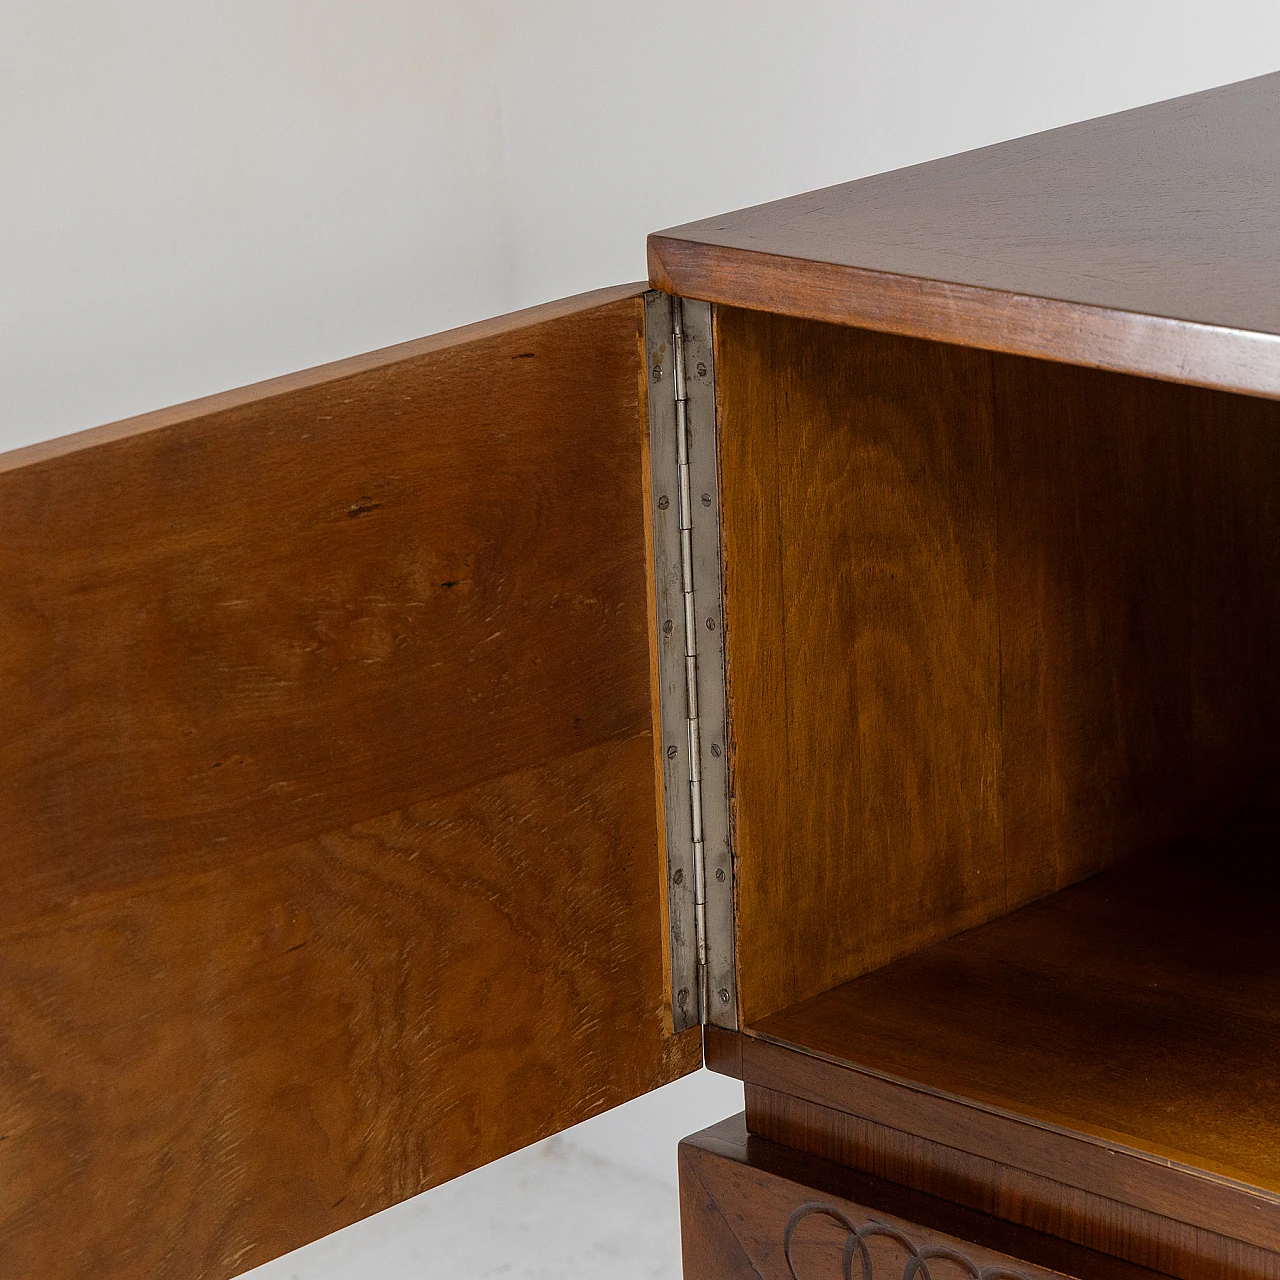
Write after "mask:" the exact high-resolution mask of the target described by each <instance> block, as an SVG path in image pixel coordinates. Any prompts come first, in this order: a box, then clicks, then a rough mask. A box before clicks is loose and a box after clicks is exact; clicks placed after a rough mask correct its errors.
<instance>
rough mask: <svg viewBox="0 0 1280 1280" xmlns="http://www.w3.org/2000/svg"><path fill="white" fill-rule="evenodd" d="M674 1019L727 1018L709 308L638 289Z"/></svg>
mask: <svg viewBox="0 0 1280 1280" xmlns="http://www.w3.org/2000/svg"><path fill="white" fill-rule="evenodd" d="M645 345H646V352H647V357H648V366H649V434H650V460H651V465H652V479H653V486H652V488H653V495H652V497H653V525H654V552H655V584H656V592H655V595H656V601H657V612H658V616H657V624H658V637H657V643H658V674H659V686H660V688H659V712H660V721H661V727H662V756H663V779H662V781H663V796H664V805H665V811H666V835H667V875H668V879H667V903H668V914H669V919H670V928H671V976H672V982H671V987H672V1017H673V1019H674V1022H675V1026H676V1029H677V1030H682V1029H683V1028H685V1027H688V1026H694V1025H696V1024H697V1023H699V1022H702V1023H714V1024H716V1025H717V1026H723V1027H730V1028H736V1026H737V990H736V982H735V978H734V965H733V860H732V855H731V851H730V847H729V770H728V765H729V761H728V752H727V743H726V728H727V724H726V708H725V683H724V617H723V607H722V603H721V590H720V495H719V477H718V473H717V460H716V424H715V380H714V370H713V365H712V342H711V307H710V305H709V304H707V303H705V302H690V301H687V300H681V299H678V298H672V297H671V296H670V295H668V294H665V293H659V292H650V293H648V294H646V295H645Z"/></svg>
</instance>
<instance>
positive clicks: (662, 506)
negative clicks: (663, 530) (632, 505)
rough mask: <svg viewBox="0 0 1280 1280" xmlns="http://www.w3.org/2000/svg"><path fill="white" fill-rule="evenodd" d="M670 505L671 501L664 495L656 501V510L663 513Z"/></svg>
mask: <svg viewBox="0 0 1280 1280" xmlns="http://www.w3.org/2000/svg"><path fill="white" fill-rule="evenodd" d="M670 505H671V499H670V498H668V497H667V495H666V494H665V493H664V494H663V495H662V497H660V498H659V499H658V510H659V511H665V510H666V509H667V508H668V507H669V506H670Z"/></svg>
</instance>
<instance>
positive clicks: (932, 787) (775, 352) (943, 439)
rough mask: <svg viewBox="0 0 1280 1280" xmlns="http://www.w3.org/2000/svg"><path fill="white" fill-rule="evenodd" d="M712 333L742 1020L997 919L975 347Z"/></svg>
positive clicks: (987, 421) (746, 319) (987, 463)
mask: <svg viewBox="0 0 1280 1280" xmlns="http://www.w3.org/2000/svg"><path fill="white" fill-rule="evenodd" d="M719 334H720V350H719V352H718V359H719V361H720V364H719V369H720V379H721V386H722V388H723V390H722V393H721V395H722V413H721V431H722V459H723V460H722V470H723V491H724V495H725V498H724V502H725V511H724V523H725V534H724V537H725V544H726V552H725V566H726V568H725V599H726V613H727V631H726V636H727V641H728V654H729V670H730V677H729V687H730V697H731V700H732V709H731V718H732V722H733V725H734V756H733V762H734V769H735V780H734V804H735V818H736V821H737V828H736V846H735V847H736V853H737V858H738V888H739V917H738V925H739V937H738V955H739V968H740V983H741V986H742V991H743V1001H744V1018H745V1019H746V1020H747V1021H748V1023H749V1022H750V1021H751V1020H753V1019H758V1018H760V1017H763V1016H766V1015H767V1014H769V1013H771V1012H773V1011H774V1010H776V1009H778V1008H780V1007H782V1006H784V1005H786V1004H788V1003H791V1002H794V1001H796V1000H800V999H803V998H805V997H807V996H809V995H813V994H815V993H817V992H819V991H822V990H824V989H826V988H828V987H830V986H833V985H835V984H836V983H839V982H842V981H845V980H847V979H849V978H852V977H854V976H856V975H857V974H859V973H863V972H865V971H867V970H869V969H873V968H876V967H878V966H879V965H882V964H884V963H886V962H887V961H889V960H891V959H893V958H895V957H896V956H899V955H903V954H905V953H907V952H910V951H913V950H915V949H917V948H919V947H921V946H925V945H927V944H928V943H930V942H933V941H936V940H938V939H940V938H943V937H947V936H949V935H950V934H953V933H955V932H957V931H959V930H961V929H964V928H967V927H969V926H971V925H974V924H977V923H980V922H982V921H985V920H987V919H990V918H991V917H992V916H993V915H997V914H999V913H1000V912H1001V911H1003V910H1004V903H1005V885H1004V863H1003V850H1002V842H1001V825H1000V745H999V660H998V635H997V625H996V604H995V540H996V519H995V517H996V512H995V489H994V476H993V462H994V459H993V445H994V442H993V435H992V412H991V409H992V394H991V363H990V360H991V358H990V357H989V356H988V355H986V354H985V353H982V352H977V351H973V350H968V349H964V348H959V347H949V346H944V345H941V344H935V343H928V342H921V341H916V340H913V339H905V338H897V337H891V336H886V335H881V334H874V333H870V332H866V331H862V330H855V329H846V328H840V327H837V326H832V325H823V324H817V323H813V322H806V321H798V320H793V319H786V318H782V317H776V316H768V315H764V314H760V313H754V312H742V311H730V310H727V309H726V310H722V311H721V312H720V321H719ZM775 459H776V461H775ZM762 602H763V604H764V607H763V608H762V607H761V604H762ZM780 791H781V792H783V793H785V794H784V796H783V798H782V801H781V803H780V802H779V798H778V794H779V792H780Z"/></svg>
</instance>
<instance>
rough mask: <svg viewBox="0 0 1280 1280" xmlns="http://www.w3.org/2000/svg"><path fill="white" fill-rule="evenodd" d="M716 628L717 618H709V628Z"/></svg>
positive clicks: (709, 629) (711, 629)
mask: <svg viewBox="0 0 1280 1280" xmlns="http://www.w3.org/2000/svg"><path fill="white" fill-rule="evenodd" d="M715 629H716V620H715V619H714V618H708V619H707V630H708V631H714V630H715Z"/></svg>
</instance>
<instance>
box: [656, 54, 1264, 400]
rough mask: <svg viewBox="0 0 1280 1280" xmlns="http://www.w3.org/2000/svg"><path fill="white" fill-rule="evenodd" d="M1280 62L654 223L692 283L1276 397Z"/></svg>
mask: <svg viewBox="0 0 1280 1280" xmlns="http://www.w3.org/2000/svg"><path fill="white" fill-rule="evenodd" d="M1278 119H1280V74H1273V75H1267V76H1260V77H1258V78H1257V79H1254V80H1246V81H1243V82H1241V83H1239V84H1234V85H1228V86H1226V87H1224V88H1220V89H1212V90H1209V91H1207V92H1204V93H1196V94H1190V95H1188V96H1186V97H1183V98H1174V99H1172V100H1170V101H1168V102H1162V103H1157V104H1155V105H1153V106H1147V107H1140V108H1138V109H1137V110H1134V111H1125V112H1121V113H1119V114H1117V115H1112V116H1104V117H1102V118H1100V119H1097V120H1090V121H1086V122H1085V123H1083V124H1076V125H1070V126H1068V127H1066V128H1063V129H1054V130H1051V131H1049V132H1047V133H1040V134H1034V135H1032V136H1030V137H1026V138H1018V139H1015V140H1013V141H1011V142H1002V143H1000V144H998V145H996V146H992V147H984V148H982V149H980V150H977V151H969V152H966V153H964V154H962V155H956V156H948V157H946V158H944V159H941V160H934V161H930V162H929V163H927V164H921V165H915V166H912V167H911V168H908V169H900V170H898V171H896V172H894V173H884V174H878V175H875V176H873V177H869V178H863V179H861V180H860V181H857V182H850V183H845V184H843V185H841V186H837V187H828V188H826V189H825V190H822V191H811V192H808V193H807V194H805V195H798V196H792V197H790V198H788V199H785V200H776V201H773V202H771V203H769V204H763V205H757V206H755V207H754V208H750V209H742V210H738V211H737V212H735V213H728V214H721V215H719V216H717V217H713V218H705V219H703V220H702V221H699V222H693V223H689V224H687V225H685V226H681V227H673V228H670V229H668V230H666V231H663V232H659V233H658V234H656V235H652V236H650V237H649V278H650V280H651V281H652V282H653V283H654V285H656V286H657V287H660V288H665V289H669V290H671V291H673V292H676V293H679V294H682V295H684V296H686V297H692V298H704V299H707V300H708V301H711V302H717V303H723V304H727V305H731V306H739V307H751V308H758V309H761V310H767V311H774V312H781V313H784V314H788V315H795V316H803V317H806V318H810V319H816V320H828V321H836V322H838V323H841V324H849V325H858V326H860V327H863V328H868V329H879V330H882V331H885V332H890V333H900V334H905V335H909V336H912V337H922V338H930V339H935V340H941V341H944V342H956V343H961V344H964V345H966V346H973V347H982V348H985V349H987V350H993V351H1004V352H1010V353H1013V354H1018V355H1029V356H1036V357H1040V358H1044V359H1049V360H1063V361H1070V362H1071V363H1073V364H1080V365H1089V366H1092V367H1096V368H1102V369H1111V370H1116V371H1119V372H1124V373H1137V374H1143V375H1147V376H1151V377H1158V378H1165V379H1168V380H1170V381H1173V382H1180V383H1192V384H1199V385H1204V386H1211V387H1218V388H1222V389H1226V390H1233V391H1244V392H1251V393H1255V394H1262V395H1268V396H1272V397H1276V396H1280V303H1278V302H1277V299H1280V266H1278V265H1277V259H1276V255H1275V254H1274V252H1273V246H1274V245H1275V243H1276V241H1277V239H1280V212H1278V211H1280V160H1278V159H1277V157H1280V147H1278V146H1277V141H1278V140H1280V130H1278V127H1277V124H1276V121H1277V120H1278Z"/></svg>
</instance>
